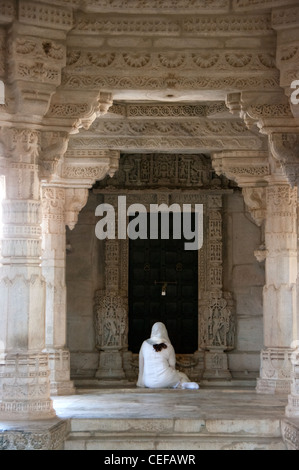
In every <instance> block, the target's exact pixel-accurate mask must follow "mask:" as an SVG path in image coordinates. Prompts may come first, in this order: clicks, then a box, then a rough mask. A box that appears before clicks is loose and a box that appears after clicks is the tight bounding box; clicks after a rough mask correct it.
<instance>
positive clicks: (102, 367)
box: [95, 349, 126, 380]
mask: <svg viewBox="0 0 299 470" xmlns="http://www.w3.org/2000/svg"><path fill="white" fill-rule="evenodd" d="M95 376H96V378H97V379H104V380H111V379H116V380H123V379H125V378H126V376H125V372H124V369H123V361H122V354H121V352H120V351H119V350H116V349H110V350H108V351H101V352H100V360H99V368H98V370H97V372H96V375H95Z"/></svg>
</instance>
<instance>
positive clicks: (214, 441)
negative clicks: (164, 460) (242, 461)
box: [64, 433, 286, 451]
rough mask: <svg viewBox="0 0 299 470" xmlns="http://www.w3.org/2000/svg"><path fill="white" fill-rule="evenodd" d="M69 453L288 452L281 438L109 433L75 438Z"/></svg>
mask: <svg viewBox="0 0 299 470" xmlns="http://www.w3.org/2000/svg"><path fill="white" fill-rule="evenodd" d="M64 448H65V450H111V451H113V450H114V451H122V450H177V451H179V450H193V451H195V450H286V447H285V445H284V443H283V441H282V439H281V438H278V437H277V438H275V437H273V438H261V437H260V436H256V437H248V436H241V435H240V436H225V437H224V436H217V435H216V436H213V437H211V436H207V435H202V434H200V435H199V434H193V435H189V436H182V435H173V436H165V435H155V436H149V435H141V434H125V433H124V434H123V435H118V436H116V435H115V434H109V433H105V434H102V435H101V436H93V437H90V436H89V437H88V436H85V437H84V436H77V437H75V436H74V435H71V436H69V437H68V439H67V440H66V442H65V447H64Z"/></svg>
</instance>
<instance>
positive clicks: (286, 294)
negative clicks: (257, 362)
mask: <svg viewBox="0 0 299 470" xmlns="http://www.w3.org/2000/svg"><path fill="white" fill-rule="evenodd" d="M273 106H274V107H275V106H276V105H273ZM271 112H273V107H271ZM242 153H243V152H242ZM237 158H238V160H237ZM213 160H214V167H215V169H216V171H217V172H223V173H224V174H225V175H226V176H227V177H228V178H232V179H234V180H235V181H236V182H237V183H238V185H239V186H241V187H242V188H243V195H244V199H245V203H246V205H247V207H248V208H249V210H250V213H251V215H252V217H253V220H254V221H255V222H256V223H257V225H259V226H262V225H263V226H264V236H265V241H264V246H261V247H257V248H258V249H257V250H256V252H255V255H256V257H257V259H258V260H259V261H264V260H265V271H266V284H265V287H264V292H263V300H264V302H263V303H264V349H263V351H262V352H261V372H260V378H259V379H258V384H257V391H258V392H261V393H287V392H288V391H289V389H290V382H291V354H292V352H293V349H292V346H291V345H292V341H293V340H294V336H293V334H294V325H295V324H296V321H297V320H296V316H297V307H296V290H297V287H296V281H297V222H296V220H297V190H296V189H292V187H291V186H290V185H289V183H288V181H287V179H286V177H285V174H284V172H283V171H281V167H280V165H278V163H277V161H276V160H275V159H273V158H272V156H271V158H270V157H269V156H268V153H266V152H259V153H256V155H254V152H247V156H246V154H245V152H244V153H243V157H242V155H241V152H222V153H219V154H215V155H214V156H213Z"/></svg>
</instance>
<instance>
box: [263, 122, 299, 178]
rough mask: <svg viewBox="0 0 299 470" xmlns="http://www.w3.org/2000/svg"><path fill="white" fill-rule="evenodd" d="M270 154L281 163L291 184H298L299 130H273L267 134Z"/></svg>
mask: <svg viewBox="0 0 299 470" xmlns="http://www.w3.org/2000/svg"><path fill="white" fill-rule="evenodd" d="M269 144H270V149H271V151H272V155H273V156H274V157H275V158H276V159H277V160H278V161H279V162H280V164H281V165H282V168H283V171H284V174H285V175H286V177H287V179H288V182H289V183H290V185H291V186H295V185H296V186H298V184H299V158H298V155H299V130H298V132H296V133H295V132H292V133H281V132H275V133H273V134H271V135H270V136H269Z"/></svg>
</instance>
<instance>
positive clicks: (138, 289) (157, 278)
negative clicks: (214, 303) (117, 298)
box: [129, 214, 198, 354]
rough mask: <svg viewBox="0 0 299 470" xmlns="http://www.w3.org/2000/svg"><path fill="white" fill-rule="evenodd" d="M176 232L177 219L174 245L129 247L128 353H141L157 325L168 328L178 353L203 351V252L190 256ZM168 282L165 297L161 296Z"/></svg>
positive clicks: (153, 243)
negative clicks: (200, 299) (200, 343)
mask: <svg viewBox="0 0 299 470" xmlns="http://www.w3.org/2000/svg"><path fill="white" fill-rule="evenodd" d="M170 216H171V214H170ZM160 223H161V219H160ZM148 227H149V218H148ZM171 227H172V217H170V237H169V240H163V239H161V237H160V238H159V239H157V240H151V239H149V237H148V239H147V240H140V239H137V240H130V241H129V350H130V351H132V352H133V353H138V352H139V349H140V346H141V344H142V342H143V341H144V340H145V339H147V338H148V337H149V336H150V333H151V328H152V325H153V324H154V323H155V322H157V321H161V322H163V323H164V324H165V325H166V327H167V330H168V334H169V338H170V340H171V342H172V344H173V346H174V348H175V351H176V353H181V354H188V353H194V352H195V351H196V350H197V349H198V251H197V250H191V251H187V250H185V249H184V243H185V240H184V238H181V239H174V238H173V233H172V230H171ZM159 233H160V232H159ZM182 233H183V231H182ZM164 281H165V282H166V283H167V286H166V295H162V287H163V282H164Z"/></svg>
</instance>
